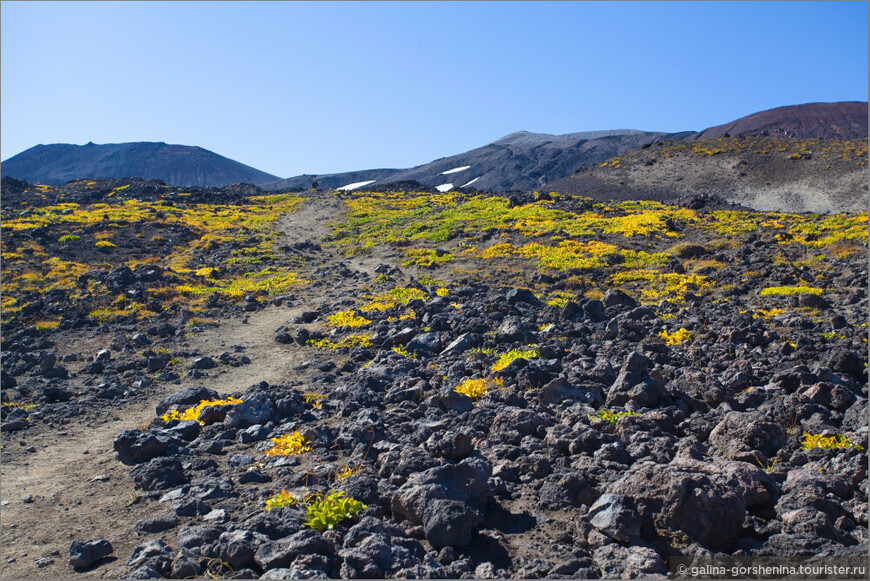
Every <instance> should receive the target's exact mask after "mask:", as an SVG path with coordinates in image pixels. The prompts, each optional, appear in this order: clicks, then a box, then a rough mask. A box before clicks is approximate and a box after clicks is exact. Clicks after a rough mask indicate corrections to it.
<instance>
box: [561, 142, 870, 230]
mask: <svg viewBox="0 0 870 581" xmlns="http://www.w3.org/2000/svg"><path fill="white" fill-rule="evenodd" d="M545 189H546V190H547V191H556V192H562V193H565V194H577V195H583V196H589V197H592V198H595V199H602V200H605V199H620V200H657V201H661V202H666V203H673V202H675V201H676V200H678V199H679V198H686V197H690V196H694V195H707V196H716V197H719V198H721V199H723V200H725V201H727V202H730V203H732V204H737V205H740V206H743V207H745V208H751V209H754V210H760V211H776V210H778V209H787V210H788V211H792V212H823V213H826V212H863V211H865V210H866V209H867V207H868V204H870V198H868V195H867V140H866V139H852V140H839V139H778V138H772V137H741V138H738V137H721V138H718V139H703V140H700V141H686V142H674V143H654V144H652V145H651V146H648V147H645V148H642V149H634V150H631V151H628V152H626V153H624V154H621V155H618V156H615V157H613V158H611V159H609V160H607V161H606V162H604V163H602V164H596V165H593V166H591V167H586V168H582V169H581V170H579V171H577V172H576V173H575V174H574V175H572V176H570V177H567V178H564V179H561V180H558V181H556V182H553V183H551V184H548V185H547V186H545Z"/></svg>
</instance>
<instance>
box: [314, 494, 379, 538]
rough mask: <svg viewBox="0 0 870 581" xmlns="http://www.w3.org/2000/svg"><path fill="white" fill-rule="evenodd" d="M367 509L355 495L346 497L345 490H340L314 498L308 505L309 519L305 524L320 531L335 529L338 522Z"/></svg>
mask: <svg viewBox="0 0 870 581" xmlns="http://www.w3.org/2000/svg"><path fill="white" fill-rule="evenodd" d="M365 509H366V505H365V504H363V503H361V502H360V501H358V500H356V499H355V498H353V497H345V495H344V491H343V490H339V491H337V492H331V493H329V494H327V495H326V496H315V497H314V498H312V499H311V500H310V501H309V503H308V506H306V512H307V514H308V520H307V521H305V523H304V524H305V526H309V527H311V528H313V529H317V530H319V531H323V530H326V529H334V528H335V525H337V524H338V523H340V522H342V521H343V520H346V519H349V518H353V517H354V516H356V515H357V514H359V513H361V512H362V511H364V510H365Z"/></svg>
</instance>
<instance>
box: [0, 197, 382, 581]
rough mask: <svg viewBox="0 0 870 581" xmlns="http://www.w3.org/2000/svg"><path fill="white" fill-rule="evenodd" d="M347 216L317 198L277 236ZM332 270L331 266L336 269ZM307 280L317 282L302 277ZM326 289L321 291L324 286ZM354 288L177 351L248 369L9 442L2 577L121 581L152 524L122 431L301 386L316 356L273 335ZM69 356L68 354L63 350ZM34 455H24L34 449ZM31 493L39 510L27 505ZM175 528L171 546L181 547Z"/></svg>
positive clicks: (362, 264)
mask: <svg viewBox="0 0 870 581" xmlns="http://www.w3.org/2000/svg"><path fill="white" fill-rule="evenodd" d="M342 209H343V204H342V202H341V201H340V200H338V199H337V198H334V197H326V196H324V197H322V198H315V199H313V200H311V201H309V202H306V203H305V205H304V206H303V207H302V209H300V210H298V211H296V212H294V213H292V214H288V215H286V216H284V217H282V218H280V219H279V220H278V222H277V223H276V224H275V230H276V232H277V233H279V234H280V235H281V240H279V241H278V245H281V244H291V245H292V244H294V243H297V242H305V241H310V242H313V243H320V242H321V241H322V239H323V238H324V236H325V235H326V234H327V232H328V231H329V226H328V224H329V222H331V221H333V220H335V219H337V218H338V217H339V216H340V214H341V212H342ZM336 256H338V253H337V252H336V251H335V250H334V249H330V248H328V247H326V248H324V250H323V251H322V253H321V254H320V255H316V254H315V255H314V260H313V261H312V262H313V263H312V264H310V265H309V268H308V269H307V270H310V271H313V270H314V269H316V268H317V267H318V266H319V265H320V264H322V263H325V262H327V261H333V260H334V258H335V257H336ZM344 262H345V264H347V266H348V268H350V269H352V270H364V271H366V272H368V273H369V274H371V273H372V272H373V270H374V268H375V266H376V265H377V264H378V258H376V257H364V258H359V259H353V260H345V261H344ZM330 263H331V264H332V262H330ZM303 277H304V278H305V277H308V278H312V277H310V276H309V275H306V274H303ZM318 282H319V284H318ZM353 286H354V282H353V280H346V281H340V282H339V283H337V286H336V285H335V284H332V283H330V282H324V281H313V283H312V284H310V285H308V286H306V287H305V288H303V289H300V291H299V292H298V293H296V295H297V299H296V300H295V301H294V302H293V304H292V306H287V304H284V305H281V306H276V305H272V304H270V305H269V306H267V307H265V308H264V309H262V310H260V311H257V312H254V313H247V314H246V315H245V316H243V317H237V318H230V319H227V320H223V321H221V322H220V324H219V326H217V327H213V328H208V329H206V330H204V331H203V332H201V333H197V334H195V335H193V336H191V337H189V338H186V339H185V340H184V341H182V342H181V343H180V347H181V348H183V349H188V350H191V351H193V350H196V351H198V352H201V353H203V354H204V355H212V356H217V355H218V354H220V353H222V352H224V351H232V348H233V347H234V346H237V345H238V346H241V347H243V348H244V353H245V354H246V355H247V356H248V357H249V358H250V359H251V363H250V364H249V365H243V366H240V367H235V368H233V367H226V366H221V368H220V370H219V371H217V372H210V376H209V377H208V378H203V379H200V380H189V379H185V380H183V382H182V384H181V385H168V386H161V387H160V389H158V391H157V392H156V393H155V394H154V395H153V396H150V397H149V398H148V399H146V400H144V401H140V402H137V403H135V404H132V405H129V406H125V407H123V408H118V409H114V410H110V411H107V412H104V413H102V414H101V416H100V417H101V419H99V420H96V421H94V420H91V421H87V422H86V421H84V420H83V419H80V418H77V419H75V420H73V421H72V422H70V423H68V424H67V425H64V426H61V428H60V429H58V427H54V428H52V427H50V426H47V425H45V424H37V425H34V426H33V427H31V428H30V429H29V430H28V431H27V432H26V433H19V434H14V433H13V434H11V435H10V436H8V437H5V438H4V443H5V446H6V451H7V452H10V453H9V454H5V455H4V459H6V458H9V459H8V460H7V461H5V462H4V463H3V465H2V468H0V477H2V478H0V498H2V501H3V502H4V503H6V502H7V501H8V504H4V505H3V506H2V513H0V514H2V533H0V577H2V578H3V579H11V578H117V577H120V576H121V575H123V574H124V573H125V572H126V570H127V568H126V567H125V565H124V562H125V561H126V559H127V558H128V557H129V555H130V554H131V552H132V549H133V547H135V545H137V544H138V543H139V542H141V541H142V540H143V539H142V538H141V537H140V536H139V535H138V534H137V533H136V532H135V529H134V525H135V523H136V521H137V520H140V519H143V518H149V517H153V516H154V514H153V511H154V507H153V505H152V504H151V503H145V502H133V499H134V498H135V491H134V488H133V481H132V478H130V475H129V470H130V468H129V467H127V466H124V465H123V464H121V463H119V462H118V461H117V460H116V459H115V453H114V451H113V450H112V443H113V441H114V439H115V437H116V436H117V435H118V433H119V432H121V431H122V430H125V429H133V428H135V427H137V426H138V425H142V424H144V423H147V422H148V421H150V420H151V419H153V418H154V407H155V406H156V404H157V402H159V401H160V399H162V398H163V397H165V396H166V395H168V394H169V393H172V392H174V391H178V390H180V389H182V388H184V387H186V386H188V385H196V384H203V385H206V386H207V387H210V388H212V389H215V390H216V391H218V392H220V393H227V392H233V391H241V390H244V389H246V388H247V387H249V386H251V385H252V384H254V383H257V382H259V381H267V382H269V383H282V382H287V381H288V380H293V379H298V378H300V372H299V371H298V370H296V368H297V367H298V366H299V365H300V364H301V363H303V362H304V361H306V360H308V359H310V358H311V357H312V356H313V352H312V350H311V349H309V348H305V347H300V346H298V345H282V344H279V343H277V342H275V340H274V331H275V329H276V328H278V327H279V326H281V325H283V324H286V323H288V322H289V321H290V320H291V319H293V317H295V316H297V315H298V314H299V313H301V312H302V311H305V310H310V309H312V308H314V307H316V306H317V305H318V304H320V303H321V302H323V301H325V300H329V299H330V298H332V297H336V296H338V294H339V293H342V292H344V293H346V292H347V291H348V290H351V289H352V287H353ZM110 340H111V337H108V336H102V335H97V334H94V333H93V332H92V331H88V332H79V333H78V334H71V336H69V337H68V338H67V346H66V348H67V349H71V347H70V346H72V345H74V346H75V349H77V350H82V349H86V350H88V352H90V350H93V351H94V352H96V350H98V349H102V348H104V347H105V346H106V345H107V344H108V342H109V341H110ZM61 350H62V349H61ZM31 446H32V448H30V447H31ZM28 448H29V449H30V450H32V451H30V452H27V451H26V450H27V449H28ZM28 495H32V497H33V500H32V502H27V503H25V502H24V499H25V497H27V496H28ZM176 534H177V533H176V531H175V530H170V531H167V534H166V537H165V540H167V541H168V542H170V543H172V542H173V541H174V538H175V535H176ZM90 539H108V540H109V541H110V542H111V543H112V545H113V546H114V554H113V557H112V558H110V562H107V563H104V564H101V566H99V567H97V568H96V569H93V570H91V571H86V572H82V573H78V572H74V571H73V570H72V568H71V567H69V565H68V557H69V544H70V542H72V541H73V540H90Z"/></svg>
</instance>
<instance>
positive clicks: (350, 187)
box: [336, 180, 378, 191]
mask: <svg viewBox="0 0 870 581" xmlns="http://www.w3.org/2000/svg"><path fill="white" fill-rule="evenodd" d="M376 181H378V180H369V181H367V182H354V183H352V184H347V185H346V186H341V187H340V188H336V189H339V190H347V191H350V190H355V189H357V188H361V187H363V186H367V185H369V184H373V183H375V182H376Z"/></svg>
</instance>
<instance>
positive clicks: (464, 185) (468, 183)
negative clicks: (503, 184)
mask: <svg viewBox="0 0 870 581" xmlns="http://www.w3.org/2000/svg"><path fill="white" fill-rule="evenodd" d="M479 179H480V176H477V177H476V178H474V179H473V180H471V181H470V182H466V183H464V184H462V185H461V186H459V187H460V188H467V187H468V186H470V185H471V184H473V183H474V182H476V181H477V180H479Z"/></svg>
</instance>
